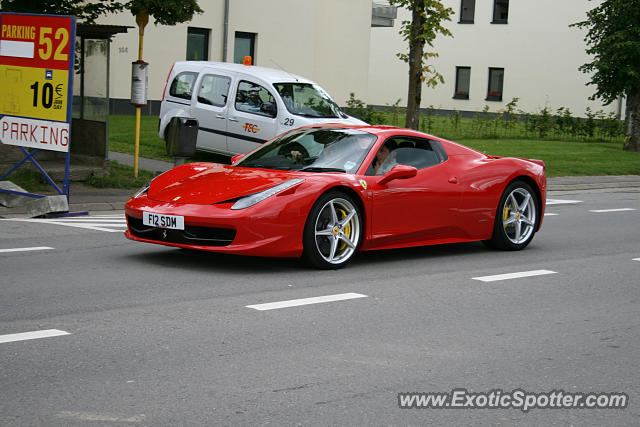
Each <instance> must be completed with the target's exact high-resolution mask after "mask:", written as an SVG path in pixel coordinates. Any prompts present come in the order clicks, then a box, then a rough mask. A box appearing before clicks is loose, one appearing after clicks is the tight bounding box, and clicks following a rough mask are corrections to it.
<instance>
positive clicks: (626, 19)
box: [571, 0, 640, 151]
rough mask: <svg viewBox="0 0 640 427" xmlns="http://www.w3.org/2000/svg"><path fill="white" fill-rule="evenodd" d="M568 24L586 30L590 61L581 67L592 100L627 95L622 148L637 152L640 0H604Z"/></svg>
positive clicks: (607, 100)
mask: <svg viewBox="0 0 640 427" xmlns="http://www.w3.org/2000/svg"><path fill="white" fill-rule="evenodd" d="M571 26H574V27H578V28H586V29H587V30H588V31H587V35H586V36H585V39H584V40H585V42H586V43H587V53H588V54H590V55H592V56H593V60H592V61H591V62H588V63H586V64H584V65H582V66H581V67H580V70H581V71H582V72H584V73H589V74H591V73H592V75H591V81H590V82H589V84H590V85H594V86H596V92H595V94H594V95H593V96H592V97H591V99H596V98H600V99H602V100H603V101H604V102H605V103H606V104H610V103H612V102H613V101H615V100H616V99H617V98H618V97H619V96H626V97H627V116H626V125H627V126H626V129H627V130H626V135H625V143H624V147H623V149H624V150H629V151H640V0H605V1H603V2H602V3H601V4H600V5H599V6H598V7H596V8H594V9H592V10H590V11H589V12H587V19H586V20H584V21H582V22H577V23H575V24H572V25H571Z"/></svg>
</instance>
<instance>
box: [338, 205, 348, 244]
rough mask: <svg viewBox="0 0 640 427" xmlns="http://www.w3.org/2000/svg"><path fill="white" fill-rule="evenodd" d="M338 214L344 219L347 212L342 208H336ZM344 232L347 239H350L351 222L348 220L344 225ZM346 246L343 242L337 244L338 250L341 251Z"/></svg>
mask: <svg viewBox="0 0 640 427" xmlns="http://www.w3.org/2000/svg"><path fill="white" fill-rule="evenodd" d="M338 215H340V219H344V218H346V217H347V212H346V211H345V210H344V209H338ZM344 234H345V236H347V238H348V239H349V240H351V223H350V222H348V223H347V225H345V226H344ZM346 247H347V244H346V243H345V242H340V245H338V250H339V251H342V250H344V249H345V248H346Z"/></svg>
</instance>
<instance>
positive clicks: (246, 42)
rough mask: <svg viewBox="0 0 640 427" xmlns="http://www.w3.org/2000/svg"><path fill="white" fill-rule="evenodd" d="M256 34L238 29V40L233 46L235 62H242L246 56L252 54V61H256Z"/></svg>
mask: <svg viewBox="0 0 640 427" xmlns="http://www.w3.org/2000/svg"><path fill="white" fill-rule="evenodd" d="M255 46H256V34H255V33H243V32H240V31H236V40H235V44H234V47H233V62H235V63H236V64H242V63H243V62H244V57H245V56H250V57H251V60H252V63H253V64H255V63H256V56H255Z"/></svg>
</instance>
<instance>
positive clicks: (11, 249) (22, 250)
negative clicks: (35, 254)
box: [0, 246, 54, 253]
mask: <svg viewBox="0 0 640 427" xmlns="http://www.w3.org/2000/svg"><path fill="white" fill-rule="evenodd" d="M49 249H54V248H52V247H50V246H34V247H31V248H10V249H0V253H8V252H29V251H46V250H49Z"/></svg>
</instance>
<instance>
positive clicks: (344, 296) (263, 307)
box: [245, 292, 367, 311]
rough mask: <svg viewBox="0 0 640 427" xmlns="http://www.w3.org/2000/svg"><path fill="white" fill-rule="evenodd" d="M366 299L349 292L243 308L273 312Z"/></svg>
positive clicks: (364, 296) (363, 296) (361, 295)
mask: <svg viewBox="0 0 640 427" xmlns="http://www.w3.org/2000/svg"><path fill="white" fill-rule="evenodd" d="M366 297H367V295H363V294H356V293H353V292H350V293H346V294H336V295H325V296H321V297H312V298H301V299H292V300H288V301H277V302H269V303H265V304H254V305H247V306H245V307H247V308H253V309H254V310H260V311H264V310H275V309H278V308H287V307H298V306H301V305H309V304H320V303H323V302H334V301H344V300H349V299H354V298H366Z"/></svg>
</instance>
